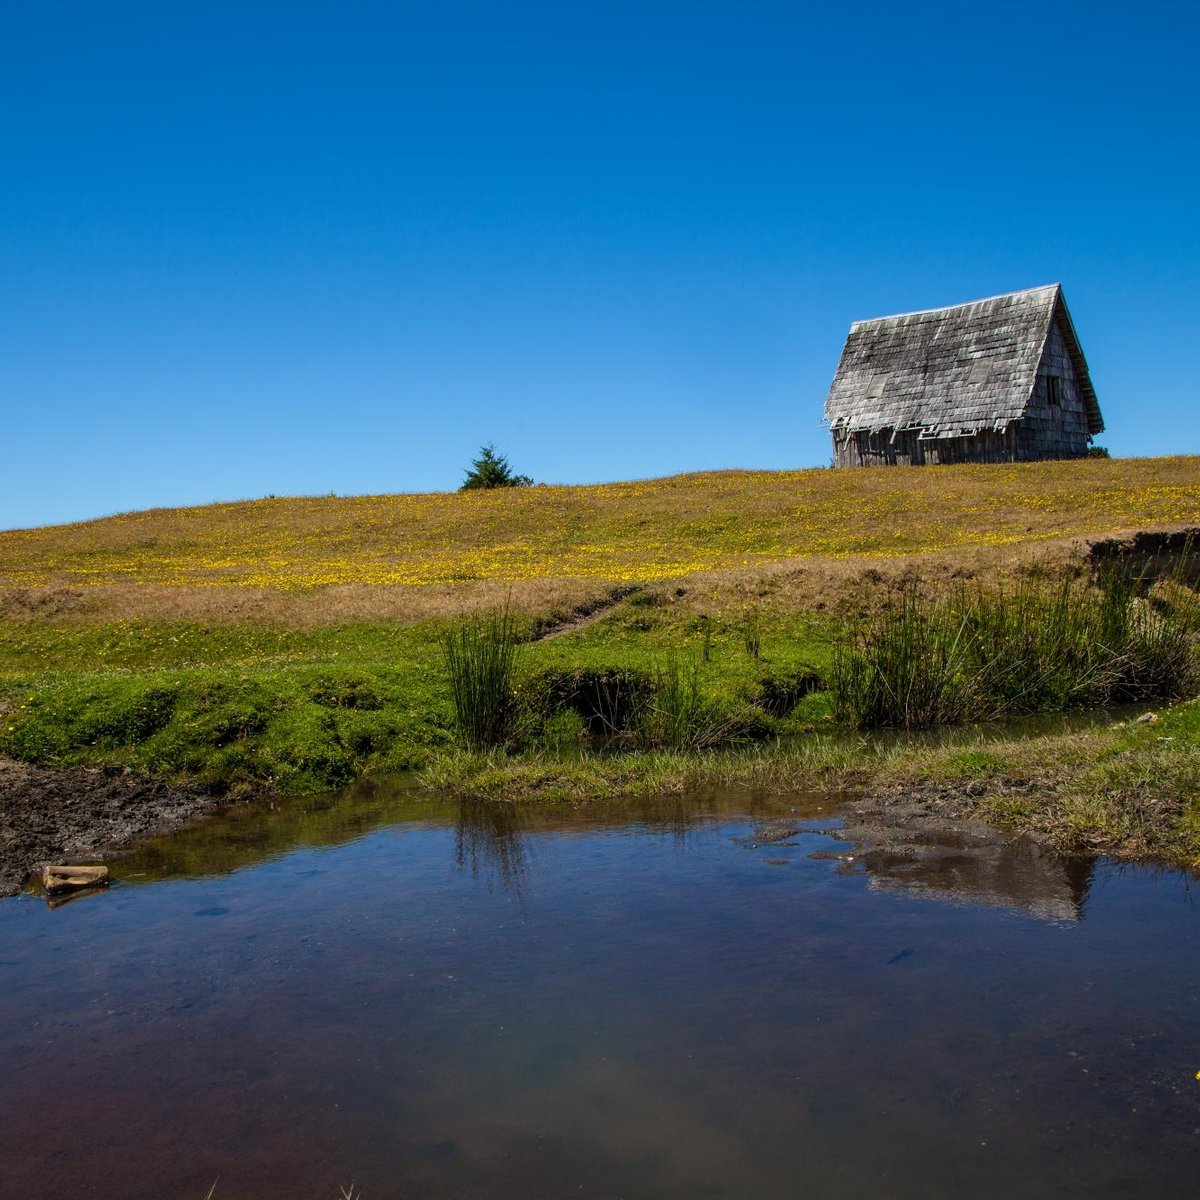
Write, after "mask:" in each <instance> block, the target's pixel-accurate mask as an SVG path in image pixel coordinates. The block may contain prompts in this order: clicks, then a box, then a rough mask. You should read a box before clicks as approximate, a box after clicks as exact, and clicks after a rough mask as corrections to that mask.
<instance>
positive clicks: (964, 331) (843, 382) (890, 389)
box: [825, 284, 1104, 466]
mask: <svg viewBox="0 0 1200 1200" xmlns="http://www.w3.org/2000/svg"><path fill="white" fill-rule="evenodd" d="M825 418H826V420H827V421H828V422H829V425H830V429H831V432H832V434H833V447H834V461H835V463H836V464H837V465H838V466H865V465H882V464H889V465H890V464H921V463H939V462H969V461H977V462H979V461H983V462H1009V461H1014V460H1018V459H1030V458H1066V457H1074V456H1078V455H1083V454H1086V453H1087V445H1088V441H1089V440H1090V436H1091V435H1092V434H1094V433H1098V432H1100V430H1101V429H1103V428H1104V423H1103V420H1102V418H1101V416H1100V409H1099V406H1098V404H1097V403H1096V396H1095V392H1094V390H1093V388H1092V384H1091V379H1090V377H1089V375H1088V370H1087V362H1086V360H1085V359H1084V357H1083V351H1082V349H1081V347H1080V345H1079V339H1078V337H1077V336H1076V334H1075V329H1074V326H1073V324H1072V322H1071V317H1070V314H1069V312H1068V311H1067V307H1066V303H1065V301H1064V300H1063V297H1062V289H1061V288H1060V287H1059V286H1058V285H1057V284H1053V285H1050V286H1049V287H1043V288H1032V289H1029V290H1027V291H1023V292H1014V293H1012V294H1010V295H1007V296H995V297H993V298H991V299H989V300H979V301H975V302H973V303H971V304H962V305H957V306H955V307H953V308H944V309H934V310H931V311H928V312H918V313H904V314H901V315H900V316H896V317H883V318H880V319H878V320H873V321H858V322H855V324H854V325H853V326H851V329H850V335H849V337H848V338H847V339H846V345H845V347H844V349H843V351H842V357H841V361H840V362H839V364H838V370H837V374H836V376H835V377H834V381H833V386H832V387H831V388H830V391H829V396H828V398H827V399H826V402H825Z"/></svg>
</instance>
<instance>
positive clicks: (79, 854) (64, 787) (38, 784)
mask: <svg viewBox="0 0 1200 1200" xmlns="http://www.w3.org/2000/svg"><path fill="white" fill-rule="evenodd" d="M984 790H985V789H981V788H980V786H979V785H978V784H974V785H964V786H958V787H953V786H945V785H942V786H938V787H936V788H932V787H911V788H905V787H896V786H892V787H886V788H881V789H879V790H870V789H868V790H866V791H865V792H858V793H857V794H855V793H851V794H850V795H848V796H846V798H845V803H844V805H843V806H842V807H841V812H840V815H841V816H842V817H843V818H844V819H845V820H846V822H847V825H848V827H849V828H850V829H852V830H853V831H854V834H855V837H856V840H858V841H865V842H866V843H867V844H868V845H869V846H871V847H872V848H873V849H878V850H881V851H884V852H886V853H888V854H890V855H894V854H895V853H896V852H897V851H899V852H901V853H903V852H904V851H905V850H906V849H908V848H911V849H912V850H913V851H914V852H915V854H916V856H918V857H924V856H925V853H927V850H926V851H920V850H917V849H916V848H917V847H918V846H921V847H926V848H928V847H929V846H930V845H931V844H934V845H936V844H945V840H946V839H947V838H950V839H952V841H957V839H958V838H960V837H961V836H963V835H966V837H967V839H968V840H969V841H971V842H974V843H975V844H976V845H991V846H998V845H1001V844H1003V843H1005V842H1010V841H1012V840H1013V835H1012V834H1006V833H1004V832H1002V831H1000V830H998V829H996V828H995V827H994V826H992V825H990V824H988V823H987V822H985V821H983V820H981V819H980V817H979V815H978V809H979V800H980V792H981V791H984ZM257 798H258V797H246V798H243V802H244V801H245V800H253V799H257ZM229 803H230V801H229V800H228V798H221V797H216V796H213V795H211V794H209V793H206V792H203V791H201V790H199V789H191V788H188V787H186V786H180V785H177V784H172V783H168V782H167V781H165V780H162V779H155V778H153V777H150V776H146V775H140V774H137V773H136V772H132V771H130V770H128V769H119V768H92V767H67V768H49V767H38V766H33V765H31V764H29V763H23V762H17V761H15V760H13V759H8V758H4V757H2V756H0V897H3V896H11V895H14V894H16V893H17V892H19V891H20V890H21V888H22V886H23V885H24V884H25V882H26V880H27V879H28V878H29V877H30V875H32V874H33V873H34V872H36V871H38V870H39V869H40V868H41V866H42V864H43V863H47V862H78V861H82V860H85V859H86V860H89V861H95V860H97V859H103V858H106V857H110V856H113V855H116V854H119V853H121V852H122V851H123V850H126V849H128V848H129V847H130V846H131V845H132V844H133V843H135V842H137V841H139V840H141V839H144V838H149V837H154V836H157V835H160V834H164V833H170V832H173V831H174V830H176V829H179V828H182V827H183V826H185V825H188V824H190V823H191V822H193V821H196V820H198V819H200V818H202V817H205V816H208V815H210V814H211V813H213V812H215V811H217V810H218V809H219V808H221V807H223V806H225V805H227V804H229ZM1021 836H1022V838H1023V839H1024V840H1026V841H1029V842H1039V841H1042V839H1041V838H1038V837H1037V836H1036V835H1031V834H1029V833H1025V834H1023V835H1021Z"/></svg>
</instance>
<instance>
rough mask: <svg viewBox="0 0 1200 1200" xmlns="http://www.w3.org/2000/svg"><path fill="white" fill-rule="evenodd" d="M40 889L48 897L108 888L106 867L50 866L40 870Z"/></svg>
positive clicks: (47, 865)
mask: <svg viewBox="0 0 1200 1200" xmlns="http://www.w3.org/2000/svg"><path fill="white" fill-rule="evenodd" d="M42 887H44V888H45V889H46V894H47V895H49V896H57V895H58V894H59V893H60V892H73V891H76V890H77V889H78V888H89V887H108V868H107V867H73V866H52V865H51V864H49V863H47V864H46V865H45V866H44V867H43V868H42Z"/></svg>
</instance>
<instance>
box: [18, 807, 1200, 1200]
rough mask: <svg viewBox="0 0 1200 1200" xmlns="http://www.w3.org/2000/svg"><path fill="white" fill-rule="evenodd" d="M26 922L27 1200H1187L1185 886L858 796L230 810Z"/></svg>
mask: <svg viewBox="0 0 1200 1200" xmlns="http://www.w3.org/2000/svg"><path fill="white" fill-rule="evenodd" d="M113 873H114V876H115V883H114V886H113V887H112V888H111V889H109V890H108V891H107V892H103V893H97V894H93V895H85V896H81V897H79V898H77V899H75V900H73V901H72V902H71V903H68V904H65V905H57V906H55V907H54V908H51V907H50V906H48V905H47V904H46V902H45V901H44V900H42V899H41V898H39V897H37V896H35V895H32V894H27V895H23V896H20V897H17V898H15V899H10V900H5V901H2V902H0V1031H2V1032H0V1112H2V1113H3V1114H4V1116H3V1119H2V1120H0V1178H3V1180H4V1184H3V1189H2V1190H3V1193H4V1194H6V1195H19V1196H26V1195H29V1196H32V1195H43V1194H49V1195H53V1194H60V1193H67V1192H69V1193H70V1194H71V1195H73V1196H83V1197H95V1198H97V1200H117V1198H120V1200H134V1198H140V1197H146V1198H150V1197H154V1198H155V1200H162V1198H163V1197H196V1198H197V1200H200V1198H202V1197H204V1196H205V1194H206V1193H207V1192H208V1190H209V1188H210V1186H211V1185H212V1184H213V1182H214V1180H216V1181H218V1182H217V1188H216V1191H215V1193H214V1200H240V1198H250V1197H253V1198H255V1200H275V1198H279V1200H283V1198H284V1197H287V1198H288V1200H291V1198H293V1197H301V1196H303V1197H336V1196H337V1194H338V1188H339V1186H341V1185H347V1186H348V1185H350V1184H351V1183H352V1182H353V1183H354V1184H355V1185H356V1186H357V1187H358V1188H360V1189H361V1191H362V1195H363V1197H364V1200H401V1198H404V1200H410V1198H419V1197H430V1198H433V1197H439V1198H451V1197H453V1198H460V1197H489V1198H491V1200H504V1198H507V1197H512V1198H514V1200H515V1198H516V1197H521V1198H522V1200H530V1198H537V1197H547V1198H548V1197H564V1196H580V1197H596V1198H599V1197H604V1198H612V1197H621V1196H625V1197H638V1198H659V1197H664V1198H665V1197H681V1198H682V1197H689V1198H691V1197H739V1198H744V1197H750V1196H753V1197H756V1198H762V1200H770V1198H774V1197H780V1198H783V1197H788V1198H792V1197H796V1196H808V1195H811V1196H820V1197H860V1196H861V1197H881V1196H882V1197H959V1196H963V1195H971V1196H975V1197H996V1198H999V1197H1004V1198H1005V1200H1007V1198H1009V1197H1011V1196H1014V1195H1019V1196H1023V1197H1029V1196H1034V1197H1036V1196H1073V1195H1079V1196H1083V1195H1088V1196H1125V1195H1137V1196H1168V1195H1170V1196H1175V1195H1179V1194H1181V1193H1183V1194H1186V1192H1187V1190H1188V1188H1189V1186H1190V1180H1191V1179H1192V1178H1193V1176H1194V1172H1195V1167H1196V1163H1197V1161H1198V1156H1200V1082H1198V1081H1197V1080H1196V1078H1195V1076H1196V1073H1197V1071H1200V1037H1198V1036H1197V1030H1198V1029H1200V1019H1198V1018H1200V971H1198V970H1197V969H1196V964H1197V961H1198V955H1197V952H1198V951H1200V914H1197V912H1196V910H1195V908H1194V906H1193V894H1192V883H1193V881H1192V880H1191V879H1190V877H1188V876H1186V875H1183V874H1180V873H1178V872H1163V871H1153V870H1149V869H1143V868H1129V867H1120V868H1119V867H1116V866H1113V865H1110V864H1106V863H1103V862H1092V861H1089V860H1065V861H1064V860H1055V859H1051V858H1048V857H1046V856H1044V855H1043V854H1041V853H1040V852H1039V851H1038V850H1037V848H1036V847H1034V846H1032V845H1029V844H1026V843H1020V842H1017V843H1013V842H1010V841H1008V840H1006V839H1003V838H1001V837H999V836H998V835H995V834H994V833H992V832H990V831H988V830H986V828H985V827H979V826H974V825H970V824H966V823H963V824H958V825H954V824H947V823H946V822H940V823H936V822H935V823H930V824H928V825H927V826H925V827H909V828H907V829H906V830H905V831H904V832H903V834H902V835H900V834H897V833H896V832H895V831H889V830H888V829H887V828H886V827H884V826H881V824H880V817H879V813H878V811H874V810H873V811H871V812H870V813H865V814H864V813H863V812H861V811H859V810H856V809H855V808H854V807H853V805H851V804H847V803H845V802H843V801H841V800H840V799H839V798H838V797H835V796H806V797H796V798H792V799H790V800H788V801H776V800H766V799H762V798H756V797H754V796H751V795H745V794H728V795H721V796H700V797H693V798H689V799H680V800H669V801H662V802H657V803H647V802H637V803H633V802H631V803H627V804H622V805H609V806H605V807H603V808H600V809H590V810H587V811H564V810H562V809H538V808H536V807H523V808H515V809H514V808H507V807H488V806H481V805H476V804H468V803H453V804H447V803H442V802H439V801H432V800H429V799H428V798H420V797H418V796H416V795H414V794H413V793H411V792H408V791H406V790H405V789H404V788H403V787H402V786H401V785H398V784H397V785H387V784H374V785H362V786H359V787H357V788H355V789H352V790H351V791H349V792H347V793H344V794H342V795H341V796H339V797H323V798H317V799H312V798H310V799H307V800H298V801H289V802H284V803H280V802H276V804H275V806H274V807H271V808H267V807H263V808H245V809H233V810H229V811H227V812H225V813H222V814H219V815H218V816H216V817H215V818H213V819H211V820H209V821H207V822H205V823H204V824H202V825H199V826H197V827H194V828H192V829H187V830H183V831H181V832H179V833H176V834H174V835H172V836H170V837H166V838H161V839H159V840H157V841H155V842H151V843H148V844H147V845H145V846H144V847H143V848H141V849H140V850H138V851H137V852H135V853H134V854H132V855H130V856H128V857H125V858H123V859H120V860H118V861H117V862H115V863H113Z"/></svg>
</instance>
